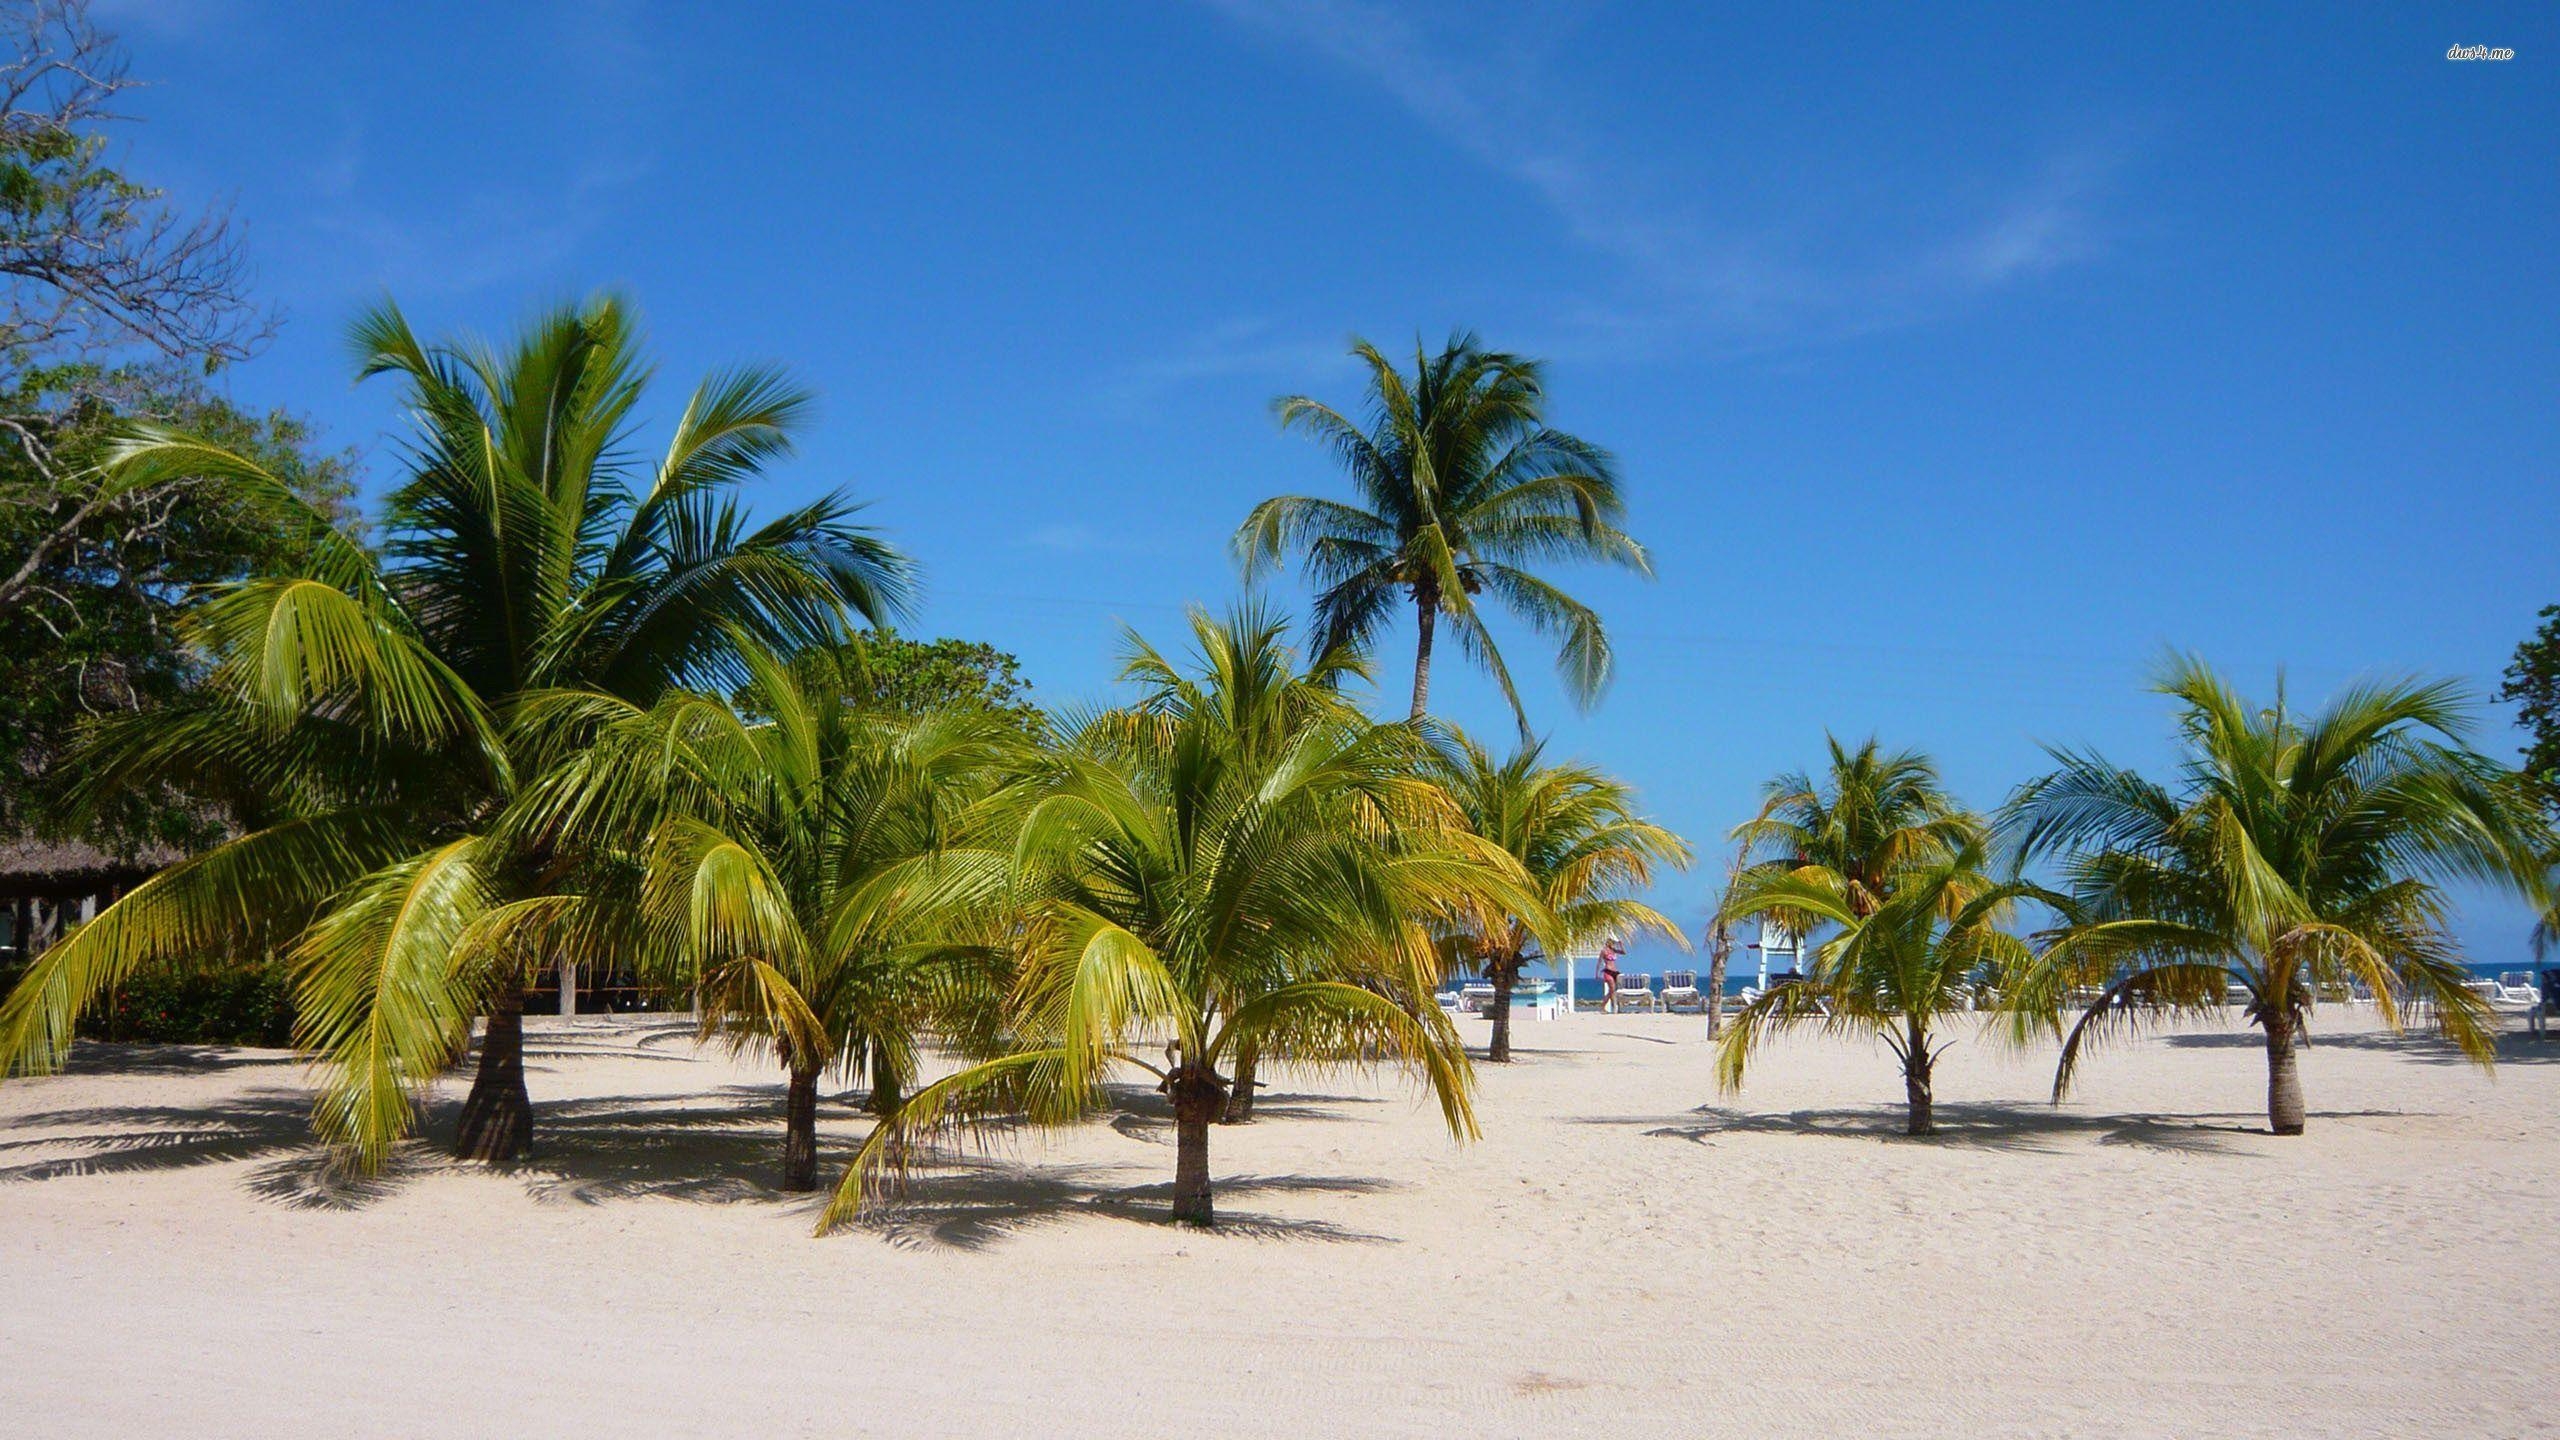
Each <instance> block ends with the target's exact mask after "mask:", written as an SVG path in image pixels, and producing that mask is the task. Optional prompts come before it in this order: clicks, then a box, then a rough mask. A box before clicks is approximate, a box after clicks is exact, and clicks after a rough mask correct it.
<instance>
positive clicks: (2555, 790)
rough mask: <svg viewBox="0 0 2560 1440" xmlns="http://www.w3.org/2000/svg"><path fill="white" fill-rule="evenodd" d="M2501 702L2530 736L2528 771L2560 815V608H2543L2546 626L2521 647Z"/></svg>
mask: <svg viewBox="0 0 2560 1440" xmlns="http://www.w3.org/2000/svg"><path fill="white" fill-rule="evenodd" d="M2498 699H2499V700H2500V701H2502V702H2506V703H2510V704H2513V705H2514V706H2515V707H2516V723H2517V724H2519V725H2522V726H2523V727H2524V730H2525V733H2526V735H2527V736H2529V737H2530V743H2529V744H2527V745H2526V746H2525V751H2524V770H2525V773H2526V774H2527V775H2530V776H2532V777H2533V781H2534V783H2535V784H2536V785H2537V786H2539V787H2540V788H2541V791H2542V795H2543V803H2544V804H2545V805H2546V806H2548V807H2549V808H2551V809H2552V810H2553V811H2554V812H2555V813H2560V605H2545V606H2543V607H2542V625H2541V627H2540V628H2538V629H2536V630H2535V631H2534V632H2533V635H2532V637H2531V638H2530V639H2527V640H2526V641H2525V642H2524V643H2523V644H2521V645H2518V646H2517V647H2516V655H2515V659H2513V660H2512V661H2509V662H2508V664H2507V673H2506V678H2505V683H2503V684H2501V685H2500V686H2499V687H2498Z"/></svg>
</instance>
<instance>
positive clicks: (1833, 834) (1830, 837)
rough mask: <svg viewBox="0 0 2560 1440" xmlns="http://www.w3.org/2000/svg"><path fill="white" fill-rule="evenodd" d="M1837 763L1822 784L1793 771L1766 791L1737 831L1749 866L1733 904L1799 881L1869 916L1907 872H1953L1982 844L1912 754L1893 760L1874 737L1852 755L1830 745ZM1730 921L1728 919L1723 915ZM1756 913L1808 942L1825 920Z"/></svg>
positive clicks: (1817, 915)
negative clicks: (1951, 865)
mask: <svg viewBox="0 0 2560 1440" xmlns="http://www.w3.org/2000/svg"><path fill="white" fill-rule="evenodd" d="M1825 741H1826V744H1827V745H1828V746H1829V749H1830V756H1829V761H1828V764H1827V765H1826V767H1825V768H1824V771H1823V773H1822V774H1821V775H1820V776H1819V777H1817V776H1814V775H1812V774H1809V773H1807V772H1805V771H1801V770H1797V771H1790V772H1788V773H1786V774H1784V775H1780V776H1778V777H1777V778H1775V779H1773V780H1771V781H1770V782H1769V783H1768V784H1766V785H1764V786H1762V787H1761V804H1760V813H1759V814H1758V815H1756V816H1754V817H1752V818H1751V819H1750V820H1747V821H1745V822H1744V823H1742V824H1741V825H1738V826H1736V827H1735V828H1734V831H1733V839H1734V842H1735V843H1736V844H1738V845H1740V846H1741V847H1742V849H1743V852H1744V853H1745V855H1747V856H1748V857H1750V859H1749V863H1748V864H1746V865H1744V866H1742V867H1741V871H1740V874H1739V875H1738V876H1737V877H1736V882H1737V883H1736V884H1735V885H1734V886H1733V887H1731V888H1730V889H1729V891H1728V897H1729V898H1728V901H1727V904H1728V907H1729V905H1730V903H1731V901H1730V896H1732V895H1738V894H1741V893H1743V892H1744V891H1745V890H1747V889H1748V888H1750V886H1751V885H1754V884H1758V883H1761V882H1765V881H1769V880H1772V879H1775V878H1778V877H1783V876H1792V877H1794V878H1795V879H1796V880H1798V881H1800V882H1802V884H1804V885H1806V886H1810V887H1814V888H1817V889H1820V890H1822V891H1824V892H1826V893H1828V894H1830V895H1831V896H1832V897H1833V898H1834V899H1835V900H1837V902H1838V904H1837V906H1836V907H1835V908H1837V909H1840V910H1845V911H1847V912H1848V913H1849V914H1852V915H1868V914H1872V913H1874V912H1875V911H1876V909H1877V908H1879V907H1880V906H1882V905H1883V904H1884V902H1885V901H1886V900H1887V899H1888V898H1890V897H1891V895H1892V893H1893V889H1894V886H1895V884H1896V883H1897V882H1898V878H1899V876H1900V875H1901V874H1902V873H1903V872H1905V871H1908V870H1914V869H1925V868H1928V867H1932V866H1939V865H1945V864H1947V863H1948V862H1950V861H1952V860H1954V859H1955V857H1956V856H1958V855H1960V854H1962V853H1963V852H1964V849H1965V847H1966V846H1967V845H1969V844H1972V843H1974V842H1976V841H1978V840H1980V839H1981V838H1982V836H1983V833H1984V827H1983V824H1982V822H1981V821H1980V820H1979V819H1978V818H1976V817H1975V816H1973V815H1972V814H1970V813H1968V812H1967V811H1966V810H1965V809H1964V807H1963V806H1961V805H1959V804H1957V803H1956V801H1955V799H1954V798H1953V797H1952V796H1950V795H1948V794H1947V792H1946V789H1945V787H1944V786H1943V785H1941V784H1940V783H1939V780H1938V767H1937V765H1936V763H1935V762H1934V761H1932V760H1930V758H1929V757H1928V756H1926V755H1923V754H1920V753H1919V752H1917V751H1913V750H1902V751H1895V752H1891V753H1887V752H1886V751H1885V750H1883V749H1882V748H1881V747H1880V746H1879V745H1878V744H1877V743H1876V741H1875V740H1874V739H1873V738H1872V737H1870V738H1869V739H1868V740H1866V741H1865V742H1864V743H1862V744H1860V745H1858V746H1857V747H1856V748H1854V749H1852V748H1850V747H1849V746H1846V745H1843V744H1841V743H1840V741H1839V739H1838V738H1837V737H1836V736H1834V737H1825ZM1720 913H1729V912H1720ZM1758 913H1760V914H1762V915H1764V916H1766V917H1767V918H1769V919H1772V920H1774V921H1776V922H1777V923H1779V924H1782V925H1784V926H1785V927H1786V928H1787V929H1788V930H1789V931H1790V932H1791V933H1793V934H1796V935H1804V934H1806V933H1807V932H1808V931H1809V930H1811V929H1813V928H1814V927H1816V926H1819V925H1822V924H1824V923H1826V922H1827V921H1828V919H1829V916H1828V912H1827V911H1819V910H1813V909H1805V910H1796V909H1793V908H1791V907H1787V906H1770V907H1763V908H1762V909H1761V910H1760V911H1759V912H1758Z"/></svg>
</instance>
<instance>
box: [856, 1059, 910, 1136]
mask: <svg viewBox="0 0 2560 1440" xmlns="http://www.w3.org/2000/svg"><path fill="white" fill-rule="evenodd" d="M906 1083H907V1077H905V1076H904V1075H901V1074H899V1073H898V1064H897V1062H896V1061H894V1060H892V1059H890V1058H889V1047H888V1046H886V1045H882V1044H880V1043H878V1042H876V1041H875V1042H873V1043H872V1046H871V1094H870V1096H869V1097H868V1098H867V1099H865V1100H864V1101H863V1102H862V1104H863V1108H864V1109H866V1110H868V1111H870V1112H871V1113H872V1114H874V1115H878V1116H880V1117H882V1118H883V1119H886V1118H887V1117H889V1116H891V1115H895V1114H897V1113H898V1107H899V1106H901V1105H904V1104H905V1103H907V1101H906Z"/></svg>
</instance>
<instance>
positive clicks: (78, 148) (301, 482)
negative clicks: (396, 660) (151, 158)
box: [0, 0, 350, 850]
mask: <svg viewBox="0 0 2560 1440" xmlns="http://www.w3.org/2000/svg"><path fill="white" fill-rule="evenodd" d="M89 12H90V6H89V4H88V3H87V0H0V835H15V834H21V833H25V832H28V831H31V830H32V831H39V832H42V831H50V830H52V829H54V826H52V825H51V824H50V823H48V822H49V818H50V817H49V816H48V815H47V813H46V812H47V810H48V808H49V805H48V798H49V793H50V789H51V786H50V781H51V779H52V777H53V775H54V772H55V768H56V766H57V764H58V763H59V761H60V760H61V757H62V756H63V755H64V754H65V753H66V751H67V750H68V749H69V747H70V743H71V741H72V739H73V737H74V736H75V734H76V733H77V731H78V728H79V726H80V724H81V722H82V721H84V720H85V719H87V718H89V717H92V716H98V715H106V714H113V713H117V712H130V711H136V710H143V709H148V708H150V707H152V706H155V705H158V704H161V703H164V702H166V701H168V700H170V699H171V698H173V697H174V696H176V695H177V693H178V692H179V691H180V690H182V689H183V688H184V687H185V686H186V685H187V683H188V681H189V679H190V677H191V675H192V673H193V671H192V662H191V661H190V659H189V658H188V656H187V653H186V651H185V648H184V647H183V645H182V644H181V643H180V639H179V636H178V634H177V632H176V626H175V621H176V617H177V612H178V609H179V607H180V606H181V605H182V604H183V603H184V601H185V600H186V599H187V597H188V596H189V594H190V593H192V592H193V591H195V590H196V589H197V588H198V587H201V586H204V585H206V584H209V583H214V582H219V581H223V580H229V579H236V578H239V577H241V576H244V575H248V574H251V573H254V572H256V571H259V570H261V569H264V568H266V567H268V566H270V565H273V564H276V563H279V562H281V561H283V560H284V559H285V558H287V557H285V556H284V555H282V554H281V553H280V550H281V546H282V544H283V542H282V541H281V540H280V539H279V538H278V532H279V528H280V527H278V526H276V525H274V524H273V523H271V522H270V521H268V520H267V519H266V518H265V517H262V516H260V515H258V514H254V513H251V511H250V510H249V509H248V508H247V507H246V506H244V505H243V504H242V503H241V502H240V501H238V500H236V499H225V498H221V497H219V496H217V495H215V494H214V493H212V490H211V488H210V487H209V486H206V485H202V484H198V483H196V482H194V481H191V480H189V479H187V478H185V477H183V476H180V477H177V478H175V479H173V480H172V481H170V482H169V483H165V484H158V485H153V486H149V487H146V488H140V489H125V488H122V487H120V486H117V485H114V484H110V483H107V480H106V477H104V476H102V475H101V474H100V473H99V470H98V466H97V462H98V459H99V457H100V454H101V453H102V451H103V448H104V446H105V444H106V442H107V440H108V439H109V438H110V437H111V436H112V435H113V434H114V432H115V430H116V427H117V426H118V425H119V424H121V423H122V422H125V421H128V420H140V419H149V420H157V421H162V422H166V423H170V424H174V425H177V426H180V427H182V428H185V429H188V430H191V431H195V432H197V433H199V434H203V435H206V436H209V437H211V438H213V439H216V440H218V441H222V442H225V443H228V444H232V445H235V446H239V447H242V448H245V449H247V450H250V451H252V452H254V453H256V454H257V455H258V456H259V457H260V458H262V459H264V460H267V461H268V462H270V463H271V464H273V465H275V466H276V467H277V469H278V471H279V473H280V474H282V475H284V476H285V477H286V478H287V479H288V480H289V481H290V482H291V483H293V484H295V485H296V486H298V487H300V488H303V489H304V490H305V491H306V493H308V494H310V495H311V496H313V497H314V498H318V499H325V500H331V501H334V500H336V499H337V498H339V497H342V496H343V495H345V494H346V493H347V491H348V485H347V477H348V474H349V471H350V466H349V464H348V462H347V461H346V460H345V459H343V458H338V457H319V456H314V455H312V454H310V453H309V451H308V446H309V438H310V437H309V436H308V434H307V433H306V432H305V430H304V428H303V426H302V425H301V424H300V423H299V422H298V421H296V420H294V419H293V418H291V417H289V416H286V415H282V414H273V415H254V414H248V413H244V412H242V411H240V410H238V409H236V408H235V407H233V406H232V405H231V404H229V403H228V402H227V401H225V400H224V399H223V398H222V397H221V396H220V395H219V394H218V393H217V392H216V391H215V390H213V389H212V388H211V386H210V384H209V382H208V377H210V376H212V375H213V374H215V373H216V372H218V371H219V370H221V369H222V367H223V366H225V365H227V364H229V363H230V362H232V361H235V360H239V359H242V358H244V357H246V356H248V355H250V354H252V353H254V352H255V351H256V350H257V348H258V347H259V345H260V343H261V342H262V341H263V340H264V339H265V338H266V336H267V334H268V332H269V330H270V329H271V327H272V316H271V315H270V314H269V313H268V312H267V311H265V310H264V309H262V308H261V307H260V306H258V305H257V304H256V303H254V302H253V301H252V300H251V299H250V298H249V295H248V286H247V271H246V265H245V262H244V259H243V255H242V251H241V247H240V243H239V237H238V234H237V232H236V230H235V228H234V227H233V225H232V224H231V221H230V218H229V216H228V215H227V214H226V213H224V212H223V211H222V210H221V209H220V208H219V207H215V208H211V209H206V210H202V211H189V210H186V209H183V208H181V207H179V206H176V205H173V204H172V203H170V202H169V201H168V200H167V198H166V197H165V196H164V195H163V194H162V192H161V191H159V190H157V189H155V188H153V187H152V186H150V185H147V184H145V183H143V182H142V181H140V180H138V179H136V178H134V177H133V176H132V175H131V174H129V173H127V171H126V170H125V169H124V168H122V167H121V166H120V164H119V163H117V162H118V156H117V152H118V150H119V149H120V147H119V145H118V144H117V143H116V136H115V134H114V131H115V130H116V128H117V127H118V126H119V125H121V124H123V123H126V122H127V121H128V119H129V117H128V116H126V115H124V114H122V113H120V112H119V109H118V97H119V96H120V95H121V94H122V93H123V92H124V91H126V90H128V89H130V88H132V87H133V86H134V85H136V84H137V83H139V82H137V81H135V80H134V79H132V78H131V76H130V75H129V74H128V73H127V70H126V61H125V52H124V47H123V46H122V45H120V44H119V43H118V42H117V40H116V38H115V36H113V35H112V34H109V33H108V32H106V31H104V30H102V29H100V28H99V27H98V26H97V25H96V24H95V23H93V21H92V20H91V18H90V13H89ZM204 800H205V797H193V798H189V797H178V796H171V795H139V796H131V797H127V798H126V799H125V800H124V801H123V802H122V803H121V804H120V805H119V806H117V807H115V808H114V809H113V810H112V811H111V812H110V813H109V814H107V815H104V816H102V817H100V818H99V820H98V821H97V823H95V824H93V825H92V826H90V827H89V829H88V831H87V832H86V838H88V839H90V840H92V841H95V842H97V843H100V844H102V845H105V846H107V847H108V848H110V849H120V850H130V849H132V848H134V847H135V846H136V845H138V844H139V843H141V842H144V841H151V840H158V841H164V842H169V843H174V844H177V845H180V846H186V845H190V844H194V843H199V842H201V841H202V840H204V839H206V838H208V832H209V831H210V830H211V829H212V828H214V827H215V826H217V825H218V824H219V823H220V818H221V817H220V815H219V812H218V809H217V808H216V807H212V806H209V805H207V804H206V803H204Z"/></svg>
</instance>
